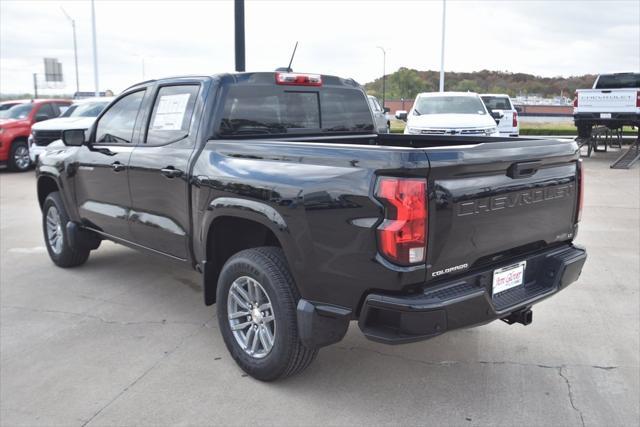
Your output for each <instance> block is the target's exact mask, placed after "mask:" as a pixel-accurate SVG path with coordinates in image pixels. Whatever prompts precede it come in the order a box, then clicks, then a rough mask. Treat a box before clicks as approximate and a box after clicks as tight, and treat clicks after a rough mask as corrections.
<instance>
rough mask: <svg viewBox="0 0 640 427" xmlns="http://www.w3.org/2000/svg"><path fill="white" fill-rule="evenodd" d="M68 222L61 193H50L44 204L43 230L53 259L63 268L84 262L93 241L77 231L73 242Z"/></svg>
mask: <svg viewBox="0 0 640 427" xmlns="http://www.w3.org/2000/svg"><path fill="white" fill-rule="evenodd" d="M68 223H69V216H68V215H67V211H66V210H65V208H64V204H63V203H62V199H61V198H60V193H59V192H57V191H54V192H52V193H50V194H49V195H48V196H47V198H46V199H45V201H44V204H43V206H42V231H43V233H44V242H45V245H46V247H47V252H49V257H50V258H51V261H53V263H54V264H55V265H57V266H58V267H63V268H69V267H76V266H78V265H82V264H84V263H85V262H86V261H87V259H88V258H89V253H90V252H91V249H90V247H91V242H85V241H84V240H83V236H82V234H81V233H76V234H77V235H76V238H75V239H74V242H73V245H72V244H71V239H69V235H68V231H67V224H68Z"/></svg>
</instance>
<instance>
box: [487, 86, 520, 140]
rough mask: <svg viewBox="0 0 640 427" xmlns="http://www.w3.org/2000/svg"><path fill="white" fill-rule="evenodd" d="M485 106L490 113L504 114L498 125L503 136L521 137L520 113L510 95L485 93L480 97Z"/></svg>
mask: <svg viewBox="0 0 640 427" xmlns="http://www.w3.org/2000/svg"><path fill="white" fill-rule="evenodd" d="M480 98H482V101H484V105H486V106H487V109H488V110H489V111H490V112H494V113H496V112H497V113H500V114H502V118H501V119H500V122H499V123H498V131H499V132H500V135H501V136H520V124H519V123H518V112H517V111H516V109H515V107H514V106H513V102H511V99H510V98H509V95H506V94H499V93H485V94H482V95H480Z"/></svg>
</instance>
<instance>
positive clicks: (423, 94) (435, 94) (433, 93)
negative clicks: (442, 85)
mask: <svg viewBox="0 0 640 427" xmlns="http://www.w3.org/2000/svg"><path fill="white" fill-rule="evenodd" d="M419 96H421V97H432V96H478V94H477V93H476V92H422V93H419V94H417V95H416V98H417V97H419Z"/></svg>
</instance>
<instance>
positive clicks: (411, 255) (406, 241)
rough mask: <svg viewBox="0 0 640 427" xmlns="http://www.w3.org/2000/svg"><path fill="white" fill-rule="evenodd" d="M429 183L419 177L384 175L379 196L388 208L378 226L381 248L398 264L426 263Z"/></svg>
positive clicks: (378, 189) (377, 188) (380, 179)
mask: <svg viewBox="0 0 640 427" xmlns="http://www.w3.org/2000/svg"><path fill="white" fill-rule="evenodd" d="M426 194H427V182H426V180H424V179H419V178H418V179H417V178H391V177H381V178H379V179H378V185H377V186H376V193H375V195H376V198H377V199H378V200H380V201H381V202H382V203H383V204H384V207H385V219H384V221H383V222H382V224H380V226H379V227H378V246H379V250H380V252H381V253H382V255H384V257H385V258H387V259H388V260H389V261H391V262H393V263H395V264H401V265H410V264H417V263H421V262H424V260H425V252H426V246H427V203H426V200H427V196H426Z"/></svg>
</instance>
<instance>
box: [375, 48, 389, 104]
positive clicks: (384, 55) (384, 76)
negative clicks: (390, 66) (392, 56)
mask: <svg viewBox="0 0 640 427" xmlns="http://www.w3.org/2000/svg"><path fill="white" fill-rule="evenodd" d="M376 47H377V48H378V49H380V50H381V51H382V110H383V111H384V103H385V100H386V89H387V88H386V83H387V72H386V68H387V51H385V50H384V48H383V47H381V46H376Z"/></svg>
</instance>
